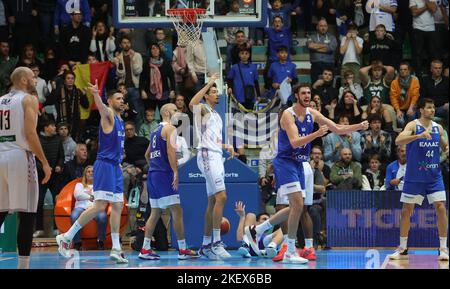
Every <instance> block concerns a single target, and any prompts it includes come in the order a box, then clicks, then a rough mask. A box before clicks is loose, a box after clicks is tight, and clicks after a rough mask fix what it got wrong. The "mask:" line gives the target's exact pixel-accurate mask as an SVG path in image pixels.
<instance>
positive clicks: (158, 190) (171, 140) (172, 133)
mask: <svg viewBox="0 0 450 289" xmlns="http://www.w3.org/2000/svg"><path fill="white" fill-rule="evenodd" d="M176 113H177V107H176V106H175V104H172V103H169V104H165V105H164V106H163V107H162V108H161V117H162V122H161V123H160V124H159V126H158V128H157V129H155V130H154V131H153V132H152V133H151V135H150V145H149V147H148V149H147V151H146V153H145V158H146V159H147V161H148V162H149V168H148V173H147V188H148V194H149V200H150V205H151V207H152V211H151V214H150V218H149V219H148V220H147V223H146V224H145V238H144V244H143V246H142V249H141V253H140V254H139V258H141V259H145V260H159V259H160V256H159V255H157V254H156V253H155V252H154V251H153V250H152V249H151V239H152V236H153V232H154V230H155V227H156V223H157V222H158V220H159V218H160V217H161V213H162V210H164V209H166V208H169V209H170V212H171V213H172V220H173V227H174V229H175V234H176V235H177V242H178V259H179V260H186V259H193V258H198V257H200V256H199V255H198V254H197V253H196V252H195V251H192V250H189V249H187V247H186V239H185V238H184V225H183V209H182V208H181V206H180V195H179V194H178V180H179V175H178V161H177V154H176V148H175V146H176V138H177V129H176V128H175V126H173V125H172V124H171V119H172V116H174V115H175V114H176Z"/></svg>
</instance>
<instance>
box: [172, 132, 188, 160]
mask: <svg viewBox="0 0 450 289" xmlns="http://www.w3.org/2000/svg"><path fill="white" fill-rule="evenodd" d="M175 145H176V151H175V152H176V154H177V160H178V166H181V165H183V164H185V163H186V162H187V161H188V160H189V159H190V158H191V152H190V151H189V147H188V145H187V143H186V139H185V138H184V137H182V136H179V135H177V139H176V142H175Z"/></svg>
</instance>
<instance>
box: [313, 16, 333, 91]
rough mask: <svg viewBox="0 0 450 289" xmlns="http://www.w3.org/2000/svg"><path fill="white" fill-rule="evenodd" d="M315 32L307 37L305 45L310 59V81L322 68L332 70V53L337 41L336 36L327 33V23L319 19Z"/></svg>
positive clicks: (317, 75) (315, 79) (315, 77)
mask: <svg viewBox="0 0 450 289" xmlns="http://www.w3.org/2000/svg"><path fill="white" fill-rule="evenodd" d="M316 29H317V32H316V33H315V34H312V35H310V36H309V37H308V40H307V42H306V43H307V46H308V48H309V52H310V61H311V82H312V83H315V82H316V81H317V79H318V77H319V75H320V73H322V72H323V71H324V69H329V70H331V71H333V68H334V65H335V63H334V54H335V52H336V49H337V46H338V43H337V40H336V37H334V36H333V35H331V34H330V33H328V23H327V21H326V20H325V19H321V20H320V21H319V22H318V23H317V27H316Z"/></svg>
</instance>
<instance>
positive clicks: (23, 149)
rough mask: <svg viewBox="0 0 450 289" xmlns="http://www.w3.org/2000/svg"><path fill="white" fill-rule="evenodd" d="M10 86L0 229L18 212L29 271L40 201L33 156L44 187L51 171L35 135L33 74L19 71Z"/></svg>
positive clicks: (0, 107)
mask: <svg viewBox="0 0 450 289" xmlns="http://www.w3.org/2000/svg"><path fill="white" fill-rule="evenodd" d="M11 82H12V84H13V85H12V88H11V91H10V92H9V93H8V94H6V95H3V96H2V97H0V227H1V226H2V225H3V222H4V221H5V219H6V216H7V215H8V213H13V212H18V216H19V229H18V232H17V247H18V249H19V262H18V268H19V269H28V268H29V266H30V252H31V245H32V241H33V227H34V222H35V218H36V210H37V204H38V198H39V189H38V178H37V173H36V163H35V158H34V155H36V157H37V158H38V159H39V161H40V162H41V164H42V169H43V171H44V174H45V176H44V179H43V180H42V183H43V184H45V183H47V182H48V180H49V179H50V175H51V170H52V169H51V168H50V166H49V164H48V161H47V159H46V158H45V155H44V152H43V150H42V147H41V143H40V141H39V137H38V135H37V133H36V126H37V119H38V113H39V112H38V101H37V98H36V97H35V96H32V95H31V93H32V92H33V91H35V90H36V79H35V77H34V74H33V71H31V69H29V68H27V67H17V68H16V69H15V70H14V71H13V73H12V74H11ZM24 180H27V181H24Z"/></svg>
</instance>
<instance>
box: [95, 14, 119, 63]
mask: <svg viewBox="0 0 450 289" xmlns="http://www.w3.org/2000/svg"><path fill="white" fill-rule="evenodd" d="M113 33H114V30H113V29H111V30H109V29H108V28H107V27H106V24H105V23H104V22H102V21H98V22H97V24H95V26H94V27H93V28H92V39H91V44H90V46H89V51H90V52H92V53H95V58H97V60H98V61H100V62H102V61H112V60H113V58H114V52H115V51H116V43H115V41H116V39H115V37H114V34H113Z"/></svg>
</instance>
